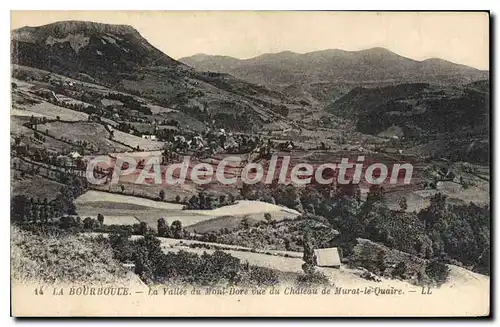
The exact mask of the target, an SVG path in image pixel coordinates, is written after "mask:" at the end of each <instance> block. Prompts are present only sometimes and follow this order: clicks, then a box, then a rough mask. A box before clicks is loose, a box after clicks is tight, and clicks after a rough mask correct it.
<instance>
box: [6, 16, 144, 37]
mask: <svg viewBox="0 0 500 327" xmlns="http://www.w3.org/2000/svg"><path fill="white" fill-rule="evenodd" d="M106 33H108V34H113V35H134V36H140V34H139V32H138V31H137V30H136V29H135V28H133V27H132V26H129V25H114V24H103V23H97V22H87V21H77V20H67V21H60V22H55V23H51V24H47V25H42V26H36V27H31V26H25V27H21V28H19V29H16V30H14V31H13V32H12V35H13V37H14V38H16V37H19V36H23V37H27V36H30V37H35V35H40V34H41V35H44V36H47V35H52V36H53V37H66V36H67V35H69V34H84V35H96V34H106Z"/></svg>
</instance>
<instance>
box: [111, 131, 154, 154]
mask: <svg viewBox="0 0 500 327" xmlns="http://www.w3.org/2000/svg"><path fill="white" fill-rule="evenodd" d="M113 138H114V139H115V140H117V141H118V142H120V143H124V144H126V145H128V146H129V147H131V148H134V149H135V148H137V147H139V148H140V149H141V150H158V149H161V148H163V142H156V141H152V140H148V139H143V138H142V137H139V136H135V135H131V134H128V133H124V132H122V131H118V130H115V131H114V136H113Z"/></svg>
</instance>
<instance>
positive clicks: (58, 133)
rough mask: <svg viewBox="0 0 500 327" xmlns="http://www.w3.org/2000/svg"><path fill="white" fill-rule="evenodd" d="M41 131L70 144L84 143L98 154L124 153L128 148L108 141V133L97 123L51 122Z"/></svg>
mask: <svg viewBox="0 0 500 327" xmlns="http://www.w3.org/2000/svg"><path fill="white" fill-rule="evenodd" d="M42 128H43V129H42V131H45V130H48V132H49V134H50V135H51V136H53V137H55V138H57V139H61V138H65V139H66V140H69V141H70V142H77V141H80V142H82V141H86V142H87V143H88V144H90V145H92V146H93V147H94V148H97V149H99V150H98V152H99V153H103V152H116V151H126V150H127V149H128V148H127V147H125V146H123V145H121V144H118V143H116V142H113V141H111V140H109V132H108V131H107V130H106V129H105V128H104V126H102V125H101V124H98V123H92V122H77V123H64V122H52V123H48V124H44V125H43V127H42Z"/></svg>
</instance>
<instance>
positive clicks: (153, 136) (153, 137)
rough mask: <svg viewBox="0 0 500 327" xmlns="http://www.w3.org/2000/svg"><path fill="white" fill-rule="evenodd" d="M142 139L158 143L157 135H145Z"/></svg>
mask: <svg viewBox="0 0 500 327" xmlns="http://www.w3.org/2000/svg"><path fill="white" fill-rule="evenodd" d="M142 138H143V139H145V140H151V141H156V135H143V136H142Z"/></svg>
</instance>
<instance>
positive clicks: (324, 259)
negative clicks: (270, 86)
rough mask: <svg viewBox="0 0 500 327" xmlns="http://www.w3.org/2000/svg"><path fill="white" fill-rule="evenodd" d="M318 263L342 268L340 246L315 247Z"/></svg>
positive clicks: (322, 265)
mask: <svg viewBox="0 0 500 327" xmlns="http://www.w3.org/2000/svg"><path fill="white" fill-rule="evenodd" d="M314 254H315V255H316V265H317V266H319V267H333V268H340V254H339V250H338V248H325V249H314Z"/></svg>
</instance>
